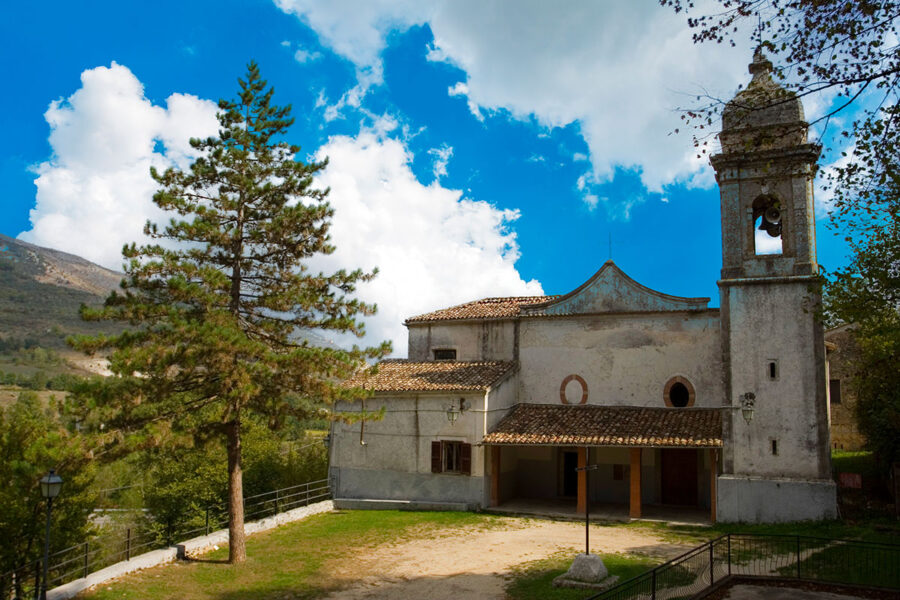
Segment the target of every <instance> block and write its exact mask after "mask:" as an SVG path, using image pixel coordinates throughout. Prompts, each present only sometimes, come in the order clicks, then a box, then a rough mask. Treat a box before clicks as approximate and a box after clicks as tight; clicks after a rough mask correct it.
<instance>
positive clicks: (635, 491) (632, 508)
mask: <svg viewBox="0 0 900 600" xmlns="http://www.w3.org/2000/svg"><path fill="white" fill-rule="evenodd" d="M630 472H631V497H630V499H629V503H628V516H630V517H631V518H632V519H640V518H641V449H640V448H632V449H631V469H630Z"/></svg>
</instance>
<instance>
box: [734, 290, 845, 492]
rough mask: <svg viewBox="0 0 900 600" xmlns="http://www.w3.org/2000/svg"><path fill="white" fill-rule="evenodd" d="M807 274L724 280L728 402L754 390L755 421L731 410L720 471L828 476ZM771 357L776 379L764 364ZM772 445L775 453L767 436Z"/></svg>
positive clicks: (821, 372) (817, 328) (818, 352)
mask: <svg viewBox="0 0 900 600" xmlns="http://www.w3.org/2000/svg"><path fill="white" fill-rule="evenodd" d="M807 285H809V282H808V281H805V280H800V281H794V282H791V281H784V282H781V283H779V282H773V281H769V282H766V283H765V284H749V283H748V284H746V285H745V284H740V285H737V284H735V285H725V284H724V283H723V285H722V307H723V308H722V310H723V335H724V344H725V351H726V352H727V353H728V355H729V356H730V357H731V359H730V360H731V369H730V387H731V396H732V401H733V403H734V404H735V405H736V406H738V405H739V404H740V401H739V397H740V396H741V395H742V394H744V393H745V392H752V393H753V394H755V396H756V400H755V407H754V413H753V420H752V421H751V422H750V423H749V424H748V423H746V422H745V421H744V419H743V418H742V416H741V412H740V410H732V411H729V413H728V414H729V415H730V423H729V427H728V428H726V448H725V453H724V472H725V473H734V474H738V475H747V476H768V477H786V478H805V479H820V478H821V479H825V478H828V477H830V473H831V468H830V458H829V443H828V424H827V414H826V406H825V365H824V352H825V347H824V340H823V338H822V330H821V325H819V324H818V323H816V320H815V315H814V310H815V306H814V301H815V297H812V296H811V295H810V292H808V291H807ZM773 361H774V362H776V364H777V367H776V369H777V373H776V377H775V378H774V379H772V378H770V376H769V370H768V369H769V367H768V365H769V363H770V362H773ZM773 441H774V442H775V443H776V444H777V454H775V453H773V448H772V443H773Z"/></svg>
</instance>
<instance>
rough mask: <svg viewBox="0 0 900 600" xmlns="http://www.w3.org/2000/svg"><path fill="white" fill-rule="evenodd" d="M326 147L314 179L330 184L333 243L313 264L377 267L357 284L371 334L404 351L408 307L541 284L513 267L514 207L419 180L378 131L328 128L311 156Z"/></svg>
mask: <svg viewBox="0 0 900 600" xmlns="http://www.w3.org/2000/svg"><path fill="white" fill-rule="evenodd" d="M325 156H328V157H329V159H330V162H329V165H328V168H327V170H326V171H325V172H324V174H323V175H322V176H321V177H319V179H318V180H317V182H316V183H317V185H319V186H321V187H326V186H327V187H330V188H331V195H330V196H329V199H330V202H331V204H332V206H334V208H335V217H334V222H333V224H332V228H331V234H332V237H333V241H334V244H335V246H337V251H336V252H335V253H334V254H333V255H331V256H328V257H322V258H321V259H320V260H318V261H317V262H316V265H317V266H318V267H319V268H322V269H323V270H333V269H335V268H341V267H351V266H352V267H362V268H364V269H372V268H374V267H378V268H379V269H380V272H379V274H378V276H377V277H376V278H375V279H374V280H373V281H371V282H368V283H365V284H363V285H361V286H360V288H359V292H358V296H359V297H360V298H362V299H363V300H366V301H368V302H375V303H377V304H378V309H379V310H378V315H377V316H376V317H374V318H370V319H368V320H367V338H366V341H367V342H370V343H375V342H377V341H379V340H384V339H390V340H392V341H393V343H394V355H395V356H406V351H407V347H406V343H407V339H406V328H405V327H404V326H403V321H404V320H405V319H406V318H408V317H410V316H413V315H416V314H421V313H423V312H427V311H429V310H433V309H436V308H440V307H445V306H451V305H453V304H458V303H461V302H465V301H468V300H472V299H476V298H482V297H486V296H504V295H532V294H542V293H543V291H542V289H541V285H540V283H538V282H537V281H534V280H532V281H527V282H526V281H524V280H523V279H522V277H521V276H520V275H519V273H518V271H516V268H515V263H516V260H517V259H518V257H519V249H518V244H517V242H516V236H515V233H514V232H512V231H511V230H510V229H509V225H510V224H511V223H512V222H513V221H515V219H516V218H518V216H519V215H518V212H517V211H511V210H500V209H498V208H496V207H494V206H492V205H491V204H489V203H487V202H484V201H478V200H472V199H468V198H465V197H463V195H462V192H460V191H458V190H451V189H447V188H444V187H442V186H441V185H440V184H439V183H438V182H437V181H435V182H433V183H432V184H430V185H427V186H426V185H422V184H421V183H420V182H419V181H418V180H417V179H416V177H415V175H414V174H413V172H412V170H411V168H410V163H411V160H412V155H411V154H410V152H409V150H408V149H407V147H406V146H405V145H404V144H403V142H401V141H399V140H396V139H391V138H387V137H385V136H384V135H382V134H380V133H379V132H376V131H363V132H362V133H360V135H359V136H357V137H355V138H354V137H347V136H335V137H332V138H331V139H330V140H329V141H328V143H327V144H325V145H324V146H323V147H322V148H320V149H319V151H318V153H317V154H316V159H317V160H321V159H323V158H324V157H325Z"/></svg>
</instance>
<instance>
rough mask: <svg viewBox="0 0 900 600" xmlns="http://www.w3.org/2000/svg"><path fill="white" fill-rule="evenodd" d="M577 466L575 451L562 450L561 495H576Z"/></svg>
mask: <svg viewBox="0 0 900 600" xmlns="http://www.w3.org/2000/svg"><path fill="white" fill-rule="evenodd" d="M577 467H578V453H577V452H563V496H571V497H573V498H574V497H575V496H577V495H578V472H577V471H575V469H576V468H577Z"/></svg>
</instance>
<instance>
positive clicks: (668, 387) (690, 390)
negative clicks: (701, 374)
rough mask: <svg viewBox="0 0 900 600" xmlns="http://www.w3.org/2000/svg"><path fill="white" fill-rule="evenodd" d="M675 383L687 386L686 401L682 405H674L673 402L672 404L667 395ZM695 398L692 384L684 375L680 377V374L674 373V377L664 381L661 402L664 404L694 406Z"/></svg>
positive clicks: (673, 406)
mask: <svg viewBox="0 0 900 600" xmlns="http://www.w3.org/2000/svg"><path fill="white" fill-rule="evenodd" d="M676 383H680V384H682V385H683V386H684V387H686V388H687V391H688V402H687V404H685V405H684V406H675V405H674V404H672V400H671V398H670V397H669V394H670V392H671V391H672V386H674V385H675V384H676ZM696 399H697V394H696V392H695V391H694V385H693V384H692V383H691V382H690V381H688V379H687V378H686V377H682V376H681V375H676V376H675V377H672V378H671V379H669V380H668V381H667V382H666V385H665V387H664V388H663V402H665V403H666V406H668V407H669V408H690V407H692V406H694V400H696Z"/></svg>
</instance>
